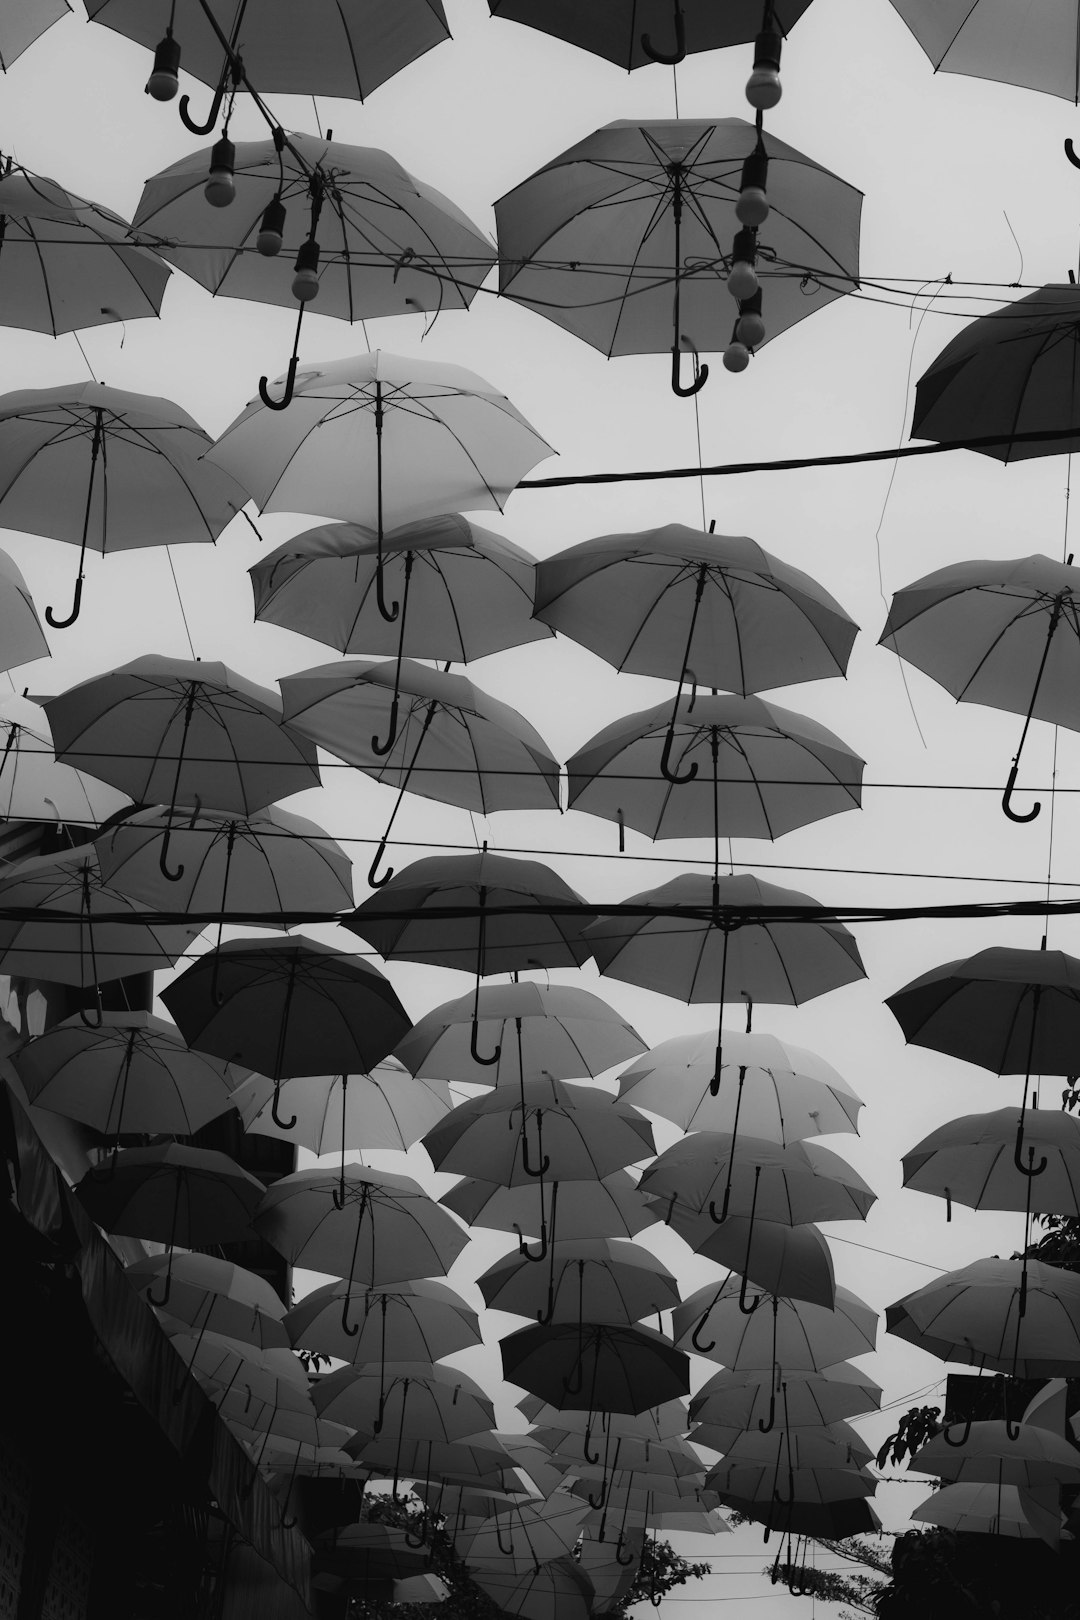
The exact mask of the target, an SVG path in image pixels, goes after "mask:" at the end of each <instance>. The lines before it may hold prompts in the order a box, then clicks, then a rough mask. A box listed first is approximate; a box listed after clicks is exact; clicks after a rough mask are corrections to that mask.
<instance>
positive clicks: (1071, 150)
mask: <svg viewBox="0 0 1080 1620" xmlns="http://www.w3.org/2000/svg"><path fill="white" fill-rule="evenodd" d="M1065 156H1066V157H1067V158H1068V160H1069V162H1070V163H1071V164H1072V166H1073V168H1074V169H1080V158H1078V157H1077V155H1076V148H1075V147H1074V146H1073V143H1072V141H1070V140H1066V142H1065Z"/></svg>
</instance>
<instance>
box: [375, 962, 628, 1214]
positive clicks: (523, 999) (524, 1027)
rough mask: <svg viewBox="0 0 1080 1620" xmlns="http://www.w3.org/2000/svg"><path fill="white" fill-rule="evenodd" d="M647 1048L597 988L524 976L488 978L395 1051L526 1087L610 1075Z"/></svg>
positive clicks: (478, 1079) (428, 1070)
mask: <svg viewBox="0 0 1080 1620" xmlns="http://www.w3.org/2000/svg"><path fill="white" fill-rule="evenodd" d="M481 1041H482V1042H483V1045H484V1049H485V1053H490V1052H491V1051H492V1048H494V1053H493V1054H492V1056H490V1057H489V1058H488V1061H487V1062H485V1060H484V1057H482V1056H480V1053H479V1043H480V1042H481ZM643 1051H645V1043H644V1041H643V1040H642V1039H641V1036H640V1035H639V1034H638V1033H637V1031H636V1030H635V1029H633V1028H631V1026H630V1025H629V1024H628V1023H627V1022H626V1020H625V1019H624V1018H623V1017H622V1015H621V1014H620V1013H618V1012H616V1011H615V1009H614V1008H613V1007H609V1006H608V1004H607V1002H606V1001H601V999H600V997H599V996H594V995H593V994H592V993H591V991H588V990H579V989H577V988H576V986H571V985H563V984H548V985H544V984H533V983H532V982H529V981H523V982H522V983H520V984H491V985H482V986H481V987H480V989H479V991H478V992H477V994H476V995H475V996H473V995H468V996H460V997H459V998H458V999H457V1000H456V1001H447V1002H444V1003H443V1004H442V1006H440V1007H435V1008H433V1009H432V1011H431V1012H429V1013H425V1015H424V1017H423V1018H421V1019H419V1020H418V1021H417V1023H415V1024H414V1025H413V1027H412V1029H411V1030H410V1031H409V1033H408V1035H406V1037H405V1039H404V1040H403V1041H400V1042H399V1043H398V1045H397V1047H396V1048H395V1056H396V1057H398V1058H400V1060H401V1062H402V1063H404V1065H405V1067H406V1068H407V1069H410V1070H411V1071H412V1073H413V1074H415V1075H418V1076H427V1075H432V1076H434V1075H442V1076H445V1077H446V1078H447V1079H450V1080H461V1081H467V1082H468V1083H469V1084H470V1085H481V1086H490V1085H495V1086H500V1085H510V1084H516V1085H518V1086H519V1087H520V1085H521V1083H522V1082H527V1081H530V1080H540V1079H543V1078H544V1076H545V1075H546V1076H548V1077H549V1078H551V1079H555V1080H569V1079H581V1078H584V1077H585V1076H590V1075H598V1074H602V1073H603V1072H604V1070H605V1069H610V1068H611V1067H612V1066H613V1065H614V1064H616V1063H623V1062H625V1061H626V1059H627V1058H631V1057H637V1055H638V1054H639V1053H640V1052H643ZM495 1054H497V1061H493V1057H494V1055H495ZM596 1235H599V1234H596ZM608 1235H612V1236H614V1234H608Z"/></svg>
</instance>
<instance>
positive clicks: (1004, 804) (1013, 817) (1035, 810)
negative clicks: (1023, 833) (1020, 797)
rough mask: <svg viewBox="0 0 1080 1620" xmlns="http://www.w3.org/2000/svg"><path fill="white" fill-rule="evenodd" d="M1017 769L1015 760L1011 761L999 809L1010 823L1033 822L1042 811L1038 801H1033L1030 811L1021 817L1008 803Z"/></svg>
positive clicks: (1014, 784)
mask: <svg viewBox="0 0 1080 1620" xmlns="http://www.w3.org/2000/svg"><path fill="white" fill-rule="evenodd" d="M1019 769H1020V767H1019V765H1018V764H1017V762H1016V760H1013V763H1012V769H1011V770H1010V772H1009V780H1008V781H1007V782H1006V784H1005V792H1004V793H1003V794H1002V796H1001V808H1002V809H1003V810H1004V812H1005V814H1006V815H1007V816H1008V818H1009V820H1010V821H1034V820H1035V817H1036V816H1037V815H1038V814H1039V811H1040V810H1041V809H1042V804H1041V803H1040V801H1039V800H1038V799H1036V800H1035V803H1034V804H1033V805H1032V807H1031V809H1030V810H1028V811H1026V812H1025V813H1024V814H1023V815H1021V813H1020V811H1019V810H1014V809H1013V807H1012V804H1011V802H1010V801H1011V799H1012V795H1013V789H1014V788H1015V786H1016V774H1017V772H1018V771H1019Z"/></svg>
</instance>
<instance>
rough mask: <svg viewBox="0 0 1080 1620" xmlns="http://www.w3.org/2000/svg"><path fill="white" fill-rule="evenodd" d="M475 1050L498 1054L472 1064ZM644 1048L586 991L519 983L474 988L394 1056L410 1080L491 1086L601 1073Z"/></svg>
mask: <svg viewBox="0 0 1080 1620" xmlns="http://www.w3.org/2000/svg"><path fill="white" fill-rule="evenodd" d="M474 1024H475V1028H474ZM478 1044H482V1045H483V1048H484V1051H485V1053H489V1052H490V1051H491V1050H492V1048H493V1047H496V1048H498V1051H499V1060H498V1062H497V1063H493V1064H490V1065H488V1064H485V1063H484V1062H483V1061H482V1059H478V1058H477V1057H476V1055H475V1053H476V1050H477V1047H478ZM645 1049H646V1048H645V1043H644V1041H643V1040H642V1039H641V1036H640V1035H639V1034H638V1033H637V1031H636V1030H635V1029H633V1028H631V1026H630V1025H629V1024H628V1023H627V1022H626V1020H625V1019H624V1018H623V1017H622V1015H621V1013H618V1012H616V1011H615V1009H614V1008H613V1007H609V1006H608V1004H607V1002H606V1001H601V999H600V997H599V996H594V995H593V994H592V993H591V991H588V990H579V989H577V988H576V986H571V985H562V984H549V985H545V984H533V983H531V982H529V981H523V982H522V983H520V984H492V985H481V987H480V990H479V992H478V994H477V995H476V996H472V995H468V996H461V997H459V998H458V999H457V1000H456V1001H447V1002H444V1003H443V1005H442V1006H440V1007H435V1008H433V1010H432V1011H431V1012H429V1013H425V1015H424V1017H423V1018H421V1019H419V1020H418V1021H417V1022H416V1023H415V1024H414V1025H413V1027H412V1029H411V1030H410V1031H409V1033H408V1035H407V1036H406V1037H405V1039H404V1040H403V1041H400V1042H399V1043H398V1045H397V1047H396V1049H395V1056H397V1057H398V1058H400V1060H401V1062H402V1063H404V1065H405V1067H406V1068H407V1069H411V1071H412V1073H413V1074H415V1075H421V1076H426V1075H442V1076H444V1077H446V1078H447V1079H449V1080H462V1081H468V1082H469V1084H470V1085H481V1086H490V1085H495V1086H499V1085H507V1084H511V1083H514V1084H517V1085H520V1083H521V1082H522V1081H531V1080H540V1079H542V1078H543V1077H544V1076H545V1075H547V1076H549V1077H551V1078H553V1079H556V1080H569V1079H581V1078H584V1077H585V1076H587V1075H598V1074H602V1073H603V1071H604V1070H605V1069H610V1068H611V1067H612V1066H613V1065H614V1064H616V1063H623V1062H625V1061H626V1059H627V1058H631V1057H637V1055H638V1054H639V1053H640V1052H643V1051H645Z"/></svg>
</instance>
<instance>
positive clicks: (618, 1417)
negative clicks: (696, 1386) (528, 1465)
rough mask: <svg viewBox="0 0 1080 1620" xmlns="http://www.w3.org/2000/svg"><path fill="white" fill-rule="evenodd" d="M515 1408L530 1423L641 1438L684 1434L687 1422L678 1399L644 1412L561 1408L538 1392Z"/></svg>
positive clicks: (652, 1438)
mask: <svg viewBox="0 0 1080 1620" xmlns="http://www.w3.org/2000/svg"><path fill="white" fill-rule="evenodd" d="M518 1411H519V1412H522V1413H524V1415H525V1417H526V1418H527V1419H528V1421H529V1422H530V1423H539V1424H546V1425H548V1426H549V1427H556V1428H560V1429H566V1430H569V1431H570V1433H572V1434H584V1433H585V1431H586V1430H587V1429H588V1430H589V1431H590V1433H591V1432H592V1430H593V1429H596V1430H597V1432H598V1433H601V1434H611V1435H612V1436H615V1435H620V1434H623V1435H627V1436H630V1437H632V1438H634V1439H641V1440H674V1439H677V1438H678V1437H679V1436H680V1435H683V1434H685V1432H686V1425H687V1416H686V1403H685V1402H684V1401H681V1400H673V1401H661V1402H660V1403H659V1404H658V1405H657V1406H651V1407H648V1408H647V1409H646V1410H645V1411H644V1412H637V1413H630V1412H606V1411H603V1410H601V1411H599V1412H596V1413H592V1412H577V1411H571V1410H568V1409H567V1410H564V1409H563V1408H562V1407H556V1406H552V1405H549V1404H548V1403H547V1402H546V1401H544V1400H542V1399H541V1397H540V1396H539V1395H525V1396H523V1397H522V1399H521V1400H520V1401H519V1402H518ZM593 1461H595V1459H593Z"/></svg>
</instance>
